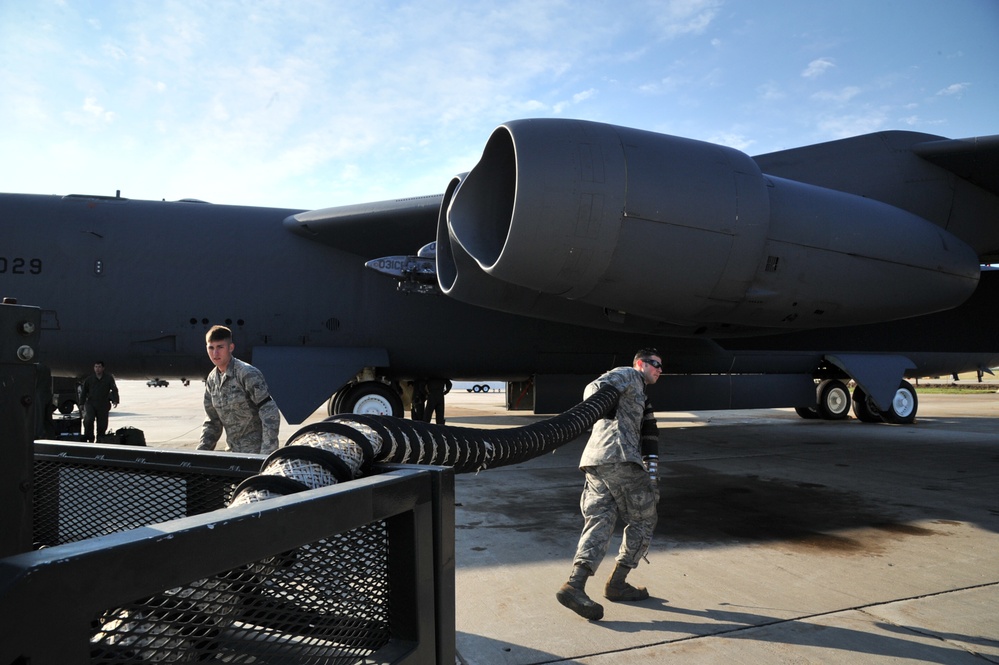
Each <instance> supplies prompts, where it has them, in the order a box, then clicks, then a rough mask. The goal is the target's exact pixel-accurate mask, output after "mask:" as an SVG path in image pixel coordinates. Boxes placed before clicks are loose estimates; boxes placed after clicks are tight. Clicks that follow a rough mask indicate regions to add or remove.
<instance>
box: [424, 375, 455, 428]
mask: <svg viewBox="0 0 999 665" xmlns="http://www.w3.org/2000/svg"><path fill="white" fill-rule="evenodd" d="M449 392H451V381H450V379H438V378H433V379H427V404H426V406H425V407H424V412H423V418H424V420H426V422H428V423H429V422H430V418H431V417H433V418H434V419H435V420H436V421H437V424H438V425H443V424H444V395H447V394H448V393H449Z"/></svg>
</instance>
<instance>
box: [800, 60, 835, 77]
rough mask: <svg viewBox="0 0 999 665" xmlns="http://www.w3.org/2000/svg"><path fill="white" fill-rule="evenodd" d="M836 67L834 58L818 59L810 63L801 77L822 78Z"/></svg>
mask: <svg viewBox="0 0 999 665" xmlns="http://www.w3.org/2000/svg"><path fill="white" fill-rule="evenodd" d="M835 66H836V63H835V62H834V61H833V59H832V58H818V59H816V60H812V61H811V62H810V63H808V66H807V67H805V69H804V71H802V72H801V75H802V76H803V77H804V78H816V77H818V76H822V75H823V74H825V73H826V72H827V71H829V70H830V69H832V68H834V67H835Z"/></svg>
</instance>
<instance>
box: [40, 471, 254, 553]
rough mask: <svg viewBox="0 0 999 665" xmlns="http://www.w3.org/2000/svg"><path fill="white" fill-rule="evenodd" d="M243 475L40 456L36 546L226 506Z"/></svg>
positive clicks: (69, 540) (101, 534) (95, 535)
mask: <svg viewBox="0 0 999 665" xmlns="http://www.w3.org/2000/svg"><path fill="white" fill-rule="evenodd" d="M239 480H240V478H234V477H233V476H231V475H229V476H214V475H210V474H204V473H201V472H198V473H191V472H179V471H164V470H148V469H134V468H115V467H102V466H94V465H92V464H81V463H74V462H64V461H52V460H38V459H36V461H35V492H34V510H33V520H34V534H35V535H34V546H35V548H36V549H37V548H38V547H41V546H52V545H61V544H64V543H71V542H75V541H78V540H84V539H87V538H95V537H97V536H103V535H107V534H110V533H116V532H119V531H127V530H129V529H135V528H137V527H141V526H146V525H148V524H155V523H158V522H166V521H168V520H172V519H178V518H181V517H188V516H191V515H198V514H201V513H205V512H208V511H211V510H216V509H218V508H223V507H225V505H226V504H227V503H228V502H229V500H230V498H231V496H232V492H233V490H234V489H235V487H236V484H237V483H238V482H239Z"/></svg>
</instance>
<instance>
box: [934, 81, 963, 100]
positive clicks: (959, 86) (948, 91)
mask: <svg viewBox="0 0 999 665" xmlns="http://www.w3.org/2000/svg"><path fill="white" fill-rule="evenodd" d="M969 87H971V84H970V83H953V84H951V85H949V86H947V87H946V88H944V89H943V90H939V91H937V96H938V97H950V96H953V95H961V94H962V93H964V91H965V90H967V89H968V88H969Z"/></svg>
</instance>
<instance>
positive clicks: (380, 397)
mask: <svg viewBox="0 0 999 665" xmlns="http://www.w3.org/2000/svg"><path fill="white" fill-rule="evenodd" d="M337 407H338V411H337V413H357V414H361V415H368V416H395V417H396V418H402V398H401V397H399V394H398V393H397V392H396V391H394V390H393V389H392V388H390V387H389V386H387V385H385V384H384V383H381V382H380V381H363V382H361V383H357V384H354V385H353V386H350V388H349V389H348V390H347V391H346V394H345V395H344V396H343V401H342V402H340V404H339V405H337Z"/></svg>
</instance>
